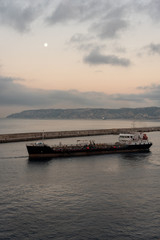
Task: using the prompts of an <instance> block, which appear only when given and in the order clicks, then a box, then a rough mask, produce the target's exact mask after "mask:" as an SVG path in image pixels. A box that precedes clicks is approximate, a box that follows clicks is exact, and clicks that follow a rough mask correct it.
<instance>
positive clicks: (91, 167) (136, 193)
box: [0, 119, 160, 240]
mask: <svg viewBox="0 0 160 240" xmlns="http://www.w3.org/2000/svg"><path fill="white" fill-rule="evenodd" d="M131 126H133V127H150V126H160V122H159V121H155V122H153V121H152V122H151V121H145V122H144V121H135V122H132V121H127V120H121V121H120V120H21V119H0V134H5V133H17V132H36V131H38V132H39V131H60V130H78V129H80V130H82V129H105V128H124V127H131ZM147 135H148V136H149V139H150V140H151V141H152V143H153V146H152V147H151V150H150V152H148V153H134V154H133V153H123V154H109V155H98V156H86V157H67V158H56V159H50V160H46V161H41V160H40V159H38V160H37V161H31V160H29V158H28V154H27V150H26V144H27V142H16V143H5V144H0V239H1V240H49V239H55V240H131V239H132V240H160V132H150V133H147ZM117 137H118V136H116V135H114V136H112V135H106V136H105V135H104V136H92V137H83V138H81V139H80V140H82V141H83V140H86V139H87V140H88V139H92V140H93V139H94V140H95V142H114V141H117ZM44 141H46V143H48V144H55V143H57V144H58V143H59V142H61V143H75V142H76V141H77V138H68V139H54V140H51V139H50V140H44Z"/></svg>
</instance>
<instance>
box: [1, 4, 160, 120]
mask: <svg viewBox="0 0 160 240" xmlns="http://www.w3.org/2000/svg"><path fill="white" fill-rule="evenodd" d="M0 37H1V38H0V117H5V116H7V115H9V114H12V113H15V112H19V111H22V110H27V109H44V108H81V107H82V108H90V107H92V108H122V107H123V108H137V107H150V106H157V107H160V94H159V93H160V64H159V63H160V1H159V0H114V1H113V0H98V1H97V0H34V1H33V0H0Z"/></svg>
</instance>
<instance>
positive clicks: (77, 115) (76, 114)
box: [7, 107, 160, 120]
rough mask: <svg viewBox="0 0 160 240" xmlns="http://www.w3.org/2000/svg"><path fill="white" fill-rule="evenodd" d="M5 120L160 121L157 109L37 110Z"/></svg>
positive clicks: (159, 110)
mask: <svg viewBox="0 0 160 240" xmlns="http://www.w3.org/2000/svg"><path fill="white" fill-rule="evenodd" d="M7 118H24V119H132V120H134V119H148V120H149V119H160V108H159V107H146V108H120V109H104V108H79V109H39V110H27V111H23V112H20V113H14V114H11V115H9V116H7Z"/></svg>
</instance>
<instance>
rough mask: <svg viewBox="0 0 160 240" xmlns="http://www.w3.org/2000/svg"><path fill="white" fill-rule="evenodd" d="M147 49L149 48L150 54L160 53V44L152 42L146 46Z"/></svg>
mask: <svg viewBox="0 0 160 240" xmlns="http://www.w3.org/2000/svg"><path fill="white" fill-rule="evenodd" d="M145 49H147V50H148V52H149V53H150V54H159V55H160V44H154V43H151V44H150V45H148V46H146V47H145Z"/></svg>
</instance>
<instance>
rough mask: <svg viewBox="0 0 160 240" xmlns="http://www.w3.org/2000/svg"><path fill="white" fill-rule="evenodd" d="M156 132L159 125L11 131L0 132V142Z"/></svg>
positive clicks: (159, 129)
mask: <svg viewBox="0 0 160 240" xmlns="http://www.w3.org/2000/svg"><path fill="white" fill-rule="evenodd" d="M133 131H134V132H136V131H137V132H156V131H160V127H143V128H134V129H133V128H114V129H95V130H72V131H56V132H55V131H54V132H31V133H13V134H0V143H9V142H23V141H24V142H26V141H35V140H42V139H55V138H70V137H84V136H96V135H118V134H119V133H130V132H133Z"/></svg>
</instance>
